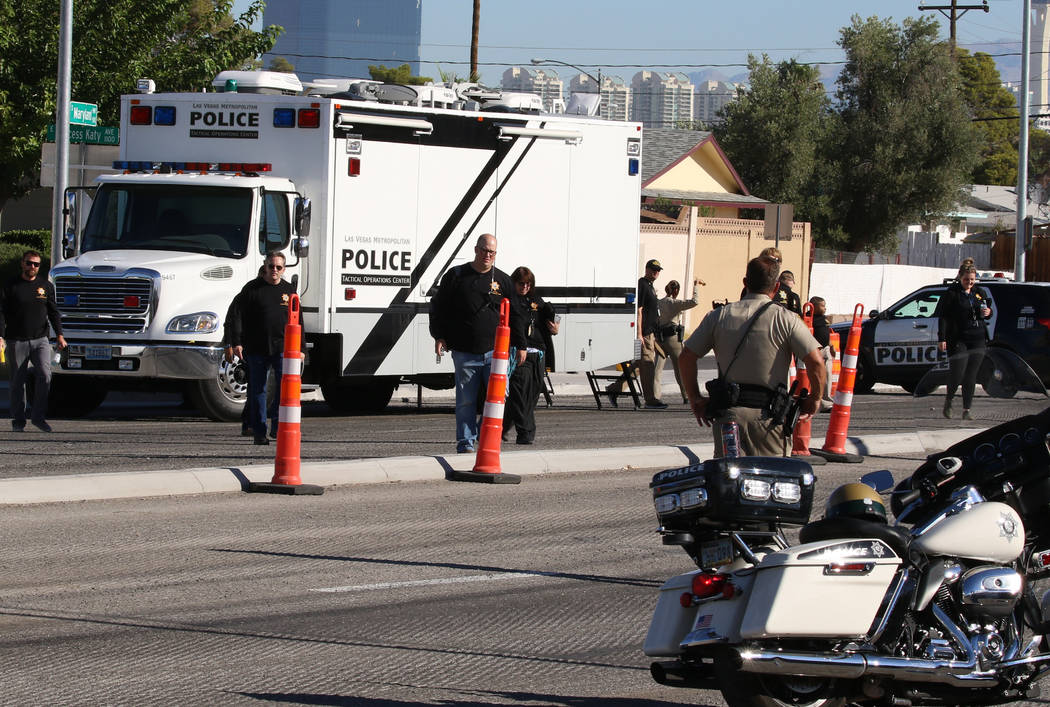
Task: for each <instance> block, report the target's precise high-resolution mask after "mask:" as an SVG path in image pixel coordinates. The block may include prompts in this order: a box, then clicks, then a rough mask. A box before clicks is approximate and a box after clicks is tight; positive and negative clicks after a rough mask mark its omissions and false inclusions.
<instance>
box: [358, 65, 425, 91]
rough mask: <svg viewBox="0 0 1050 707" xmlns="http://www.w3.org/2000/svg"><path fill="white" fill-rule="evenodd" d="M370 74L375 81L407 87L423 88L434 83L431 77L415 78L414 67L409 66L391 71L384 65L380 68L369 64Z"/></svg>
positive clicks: (393, 68) (394, 68)
mask: <svg viewBox="0 0 1050 707" xmlns="http://www.w3.org/2000/svg"><path fill="white" fill-rule="evenodd" d="M368 73H369V74H370V75H371V77H372V80H373V81H382V82H383V83H399V84H402V85H405V86H423V85H424V84H427V83H430V82H431V81H433V79H432V78H430V77H429V76H413V75H412V67H411V66H409V65H408V64H402V65H401V66H397V67H391V68H389V69H388V68H387V67H386V66H385V65H384V64H380V65H379V66H375V65H374V64H369V65H368Z"/></svg>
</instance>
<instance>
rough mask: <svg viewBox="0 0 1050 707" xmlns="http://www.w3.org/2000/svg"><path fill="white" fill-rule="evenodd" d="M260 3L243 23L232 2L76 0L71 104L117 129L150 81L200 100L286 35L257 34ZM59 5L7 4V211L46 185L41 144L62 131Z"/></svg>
mask: <svg viewBox="0 0 1050 707" xmlns="http://www.w3.org/2000/svg"><path fill="white" fill-rule="evenodd" d="M263 4H264V3H263V0H253V2H252V4H251V6H250V7H249V8H248V10H246V11H245V12H244V13H243V14H241V16H240V17H238V18H233V17H231V15H230V12H231V10H232V8H233V0H150V1H149V2H141V0H77V1H76V2H75V3H74V5H73V56H75V57H76V60H75V61H74V62H73V72H72V77H71V85H72V97H73V99H74V100H82V101H88V102H91V103H97V104H98V107H99V123H100V124H101V125H116V124H118V122H119V115H120V95H121V94H123V93H128V92H130V91H132V90H134V87H135V80H136V79H138V78H142V77H148V78H152V79H153V80H154V81H156V83H157V87H158V89H159V90H162V91H199V90H201V89H203V88H206V87H208V85H209V84H210V82H211V79H212V78H213V77H214V76H215V75H216V74H217V73H219V72H220V71H222V70H225V69H237V68H240V67H242V66H244V65H245V64H247V63H249V62H251V60H253V59H254V58H255V57H256V56H258V55H259V54H262V53H264V52H266V51H269V50H270V49H271V48H272V47H273V44H274V42H275V41H276V39H277V35H278V33H279V32H280V31H281V28H280V27H277V26H275V25H271V26H269V27H266V28H265V29H264V30H263V31H262V32H254V31H252V29H251V25H252V23H253V22H254V21H255V19H256V18H257V17H258V16H259V15H260V14H261V12H262V8H263ZM59 6H60V3H57V2H54V1H53V0H0V209H2V208H3V206H4V204H5V203H6V202H7V201H8V200H9V199H12V198H17V197H19V196H22V195H23V194H25V193H26V192H28V191H29V190H30V189H32V188H33V187H34V186H35V185H36V184H38V183H39V174H40V144H41V143H42V142H43V140H44V137H45V135H46V132H47V125H48V124H49V123H54V122H55V107H56V105H57V102H58V101H57V91H56V85H57V77H56V74H57V71H58V69H57V67H58V32H59V9H60V8H59Z"/></svg>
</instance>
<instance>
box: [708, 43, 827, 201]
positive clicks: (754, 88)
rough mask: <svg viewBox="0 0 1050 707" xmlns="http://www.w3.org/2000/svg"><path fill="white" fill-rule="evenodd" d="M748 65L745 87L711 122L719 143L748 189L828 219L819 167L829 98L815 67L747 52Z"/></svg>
mask: <svg viewBox="0 0 1050 707" xmlns="http://www.w3.org/2000/svg"><path fill="white" fill-rule="evenodd" d="M747 65H748V70H749V72H750V77H749V86H748V87H746V88H740V89H738V91H737V98H736V100H735V101H732V102H730V103H728V104H726V105H725V107H723V108H722V110H721V115H722V118H723V122H722V123H721V124H719V125H716V126H715V127H714V133H715V137H716V138H717V140H718V143H719V144H720V145H721V146H722V149H723V150H725V152H726V155H727V156H728V157H729V159H730V162H732V164H733V167H734V168H735V169H736V171H737V173H738V174H739V175H740V178H741V179H742V180H743V182H744V184H745V185H747V188H748V190H749V191H751V193H752V194H754V195H756V196H759V197H761V198H763V199H767V200H769V201H772V202H774V203H782V204H784V203H790V204H794V206H795V211H796V214H797V215H798V216H799V217H800V218H803V219H806V220H809V221H815V222H821V221H826V217H825V216H824V215H823V214H824V211H825V208H826V206H825V202H826V199H824V198H823V197H822V196H821V190H820V188H819V186H818V181H819V177H820V170H819V169H818V168H819V165H820V158H819V154H820V145H821V143H822V141H823V139H824V133H825V122H826V117H827V112H828V109H829V105H830V102H829V100H828V98H827V94H826V93H825V91H824V86H823V84H821V83H820V74H819V72H818V71H817V69H816V68H814V67H812V66H807V65H805V64H800V63H798V62H796V61H794V60H790V61H782V62H779V63H777V64H773V63H771V62H770V60H769V57H768V56H765V55H763V56H762V59H761V60H759V59H758V58H756V57H755V56H753V55H749V56H748V58H747Z"/></svg>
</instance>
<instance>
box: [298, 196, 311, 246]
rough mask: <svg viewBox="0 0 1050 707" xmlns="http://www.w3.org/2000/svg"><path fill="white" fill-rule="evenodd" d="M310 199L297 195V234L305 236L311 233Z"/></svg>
mask: <svg viewBox="0 0 1050 707" xmlns="http://www.w3.org/2000/svg"><path fill="white" fill-rule="evenodd" d="M310 211H311V208H310V200H309V199H307V198H306V197H305V196H297V197H295V235H297V236H300V237H303V238H305V237H306V236H309V235H310Z"/></svg>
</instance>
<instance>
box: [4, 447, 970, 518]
mask: <svg viewBox="0 0 1050 707" xmlns="http://www.w3.org/2000/svg"><path fill="white" fill-rule="evenodd" d="M980 431H981V430H980V429H956V430H928V431H916V432H907V433H900V434H887V435H868V436H864V437H848V438H847V441H846V444H845V447H846V450H847V451H849V452H851V453H853V454H859V455H861V456H878V455H889V454H923V453H925V452H927V451H938V450H941V449H945V448H947V447H949V446H951V445H952V444H955V443H956V442H958V441H961V440H963V439H966V438H967V437H970V436H972V435H973V434H975V433H977V432H980ZM712 453H713V445H712V444H711V443H702V444H690V445H676V446H653V447H611V448H603V449H554V450H529V451H520V452H519V451H514V452H504V453H503V454H502V455H501V457H500V460H501V468H502V471H503V472H505V473H508V474H517V475H519V476H526V475H536V474H555V473H564V472H583V471H612V470H622V469H661V468H672V467H676V466H686V465H688V464H695V463H697V462H699V461H703V460H704V459H708V458H710V457H711V455H712ZM473 466H474V457H473V455H469V454H456V455H450V456H447V457H445V456H431V457H384V458H373V459H354V460H349V461H334V462H312V463H305V464H303V465H302V468H301V470H300V476H301V477H302V480H303V483H307V484H315V485H318V486H324V487H335V486H346V485H350V484H376V483H389V482H406V481H439V480H442V479H445V478H447V476H448V474H450V473H451V472H453V471H470V470H471V469H472V468H473ZM272 476H273V465H272V464H257V465H252V466H244V467H221V468H199V469H182V470H172V471H129V472H123V473H99V474H65V475H61V476H43V477H22V478H13V479H0V505H29V504H36V503H61V502H70V501H93V500H105V499H117V498H143V497H153V496H181V495H191V494H201V493H233V492H239V491H244V490H245V489H246V488H247V486H248V483H249V482H260V481H261V482H266V481H269V480H270V478H271V477H272Z"/></svg>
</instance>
